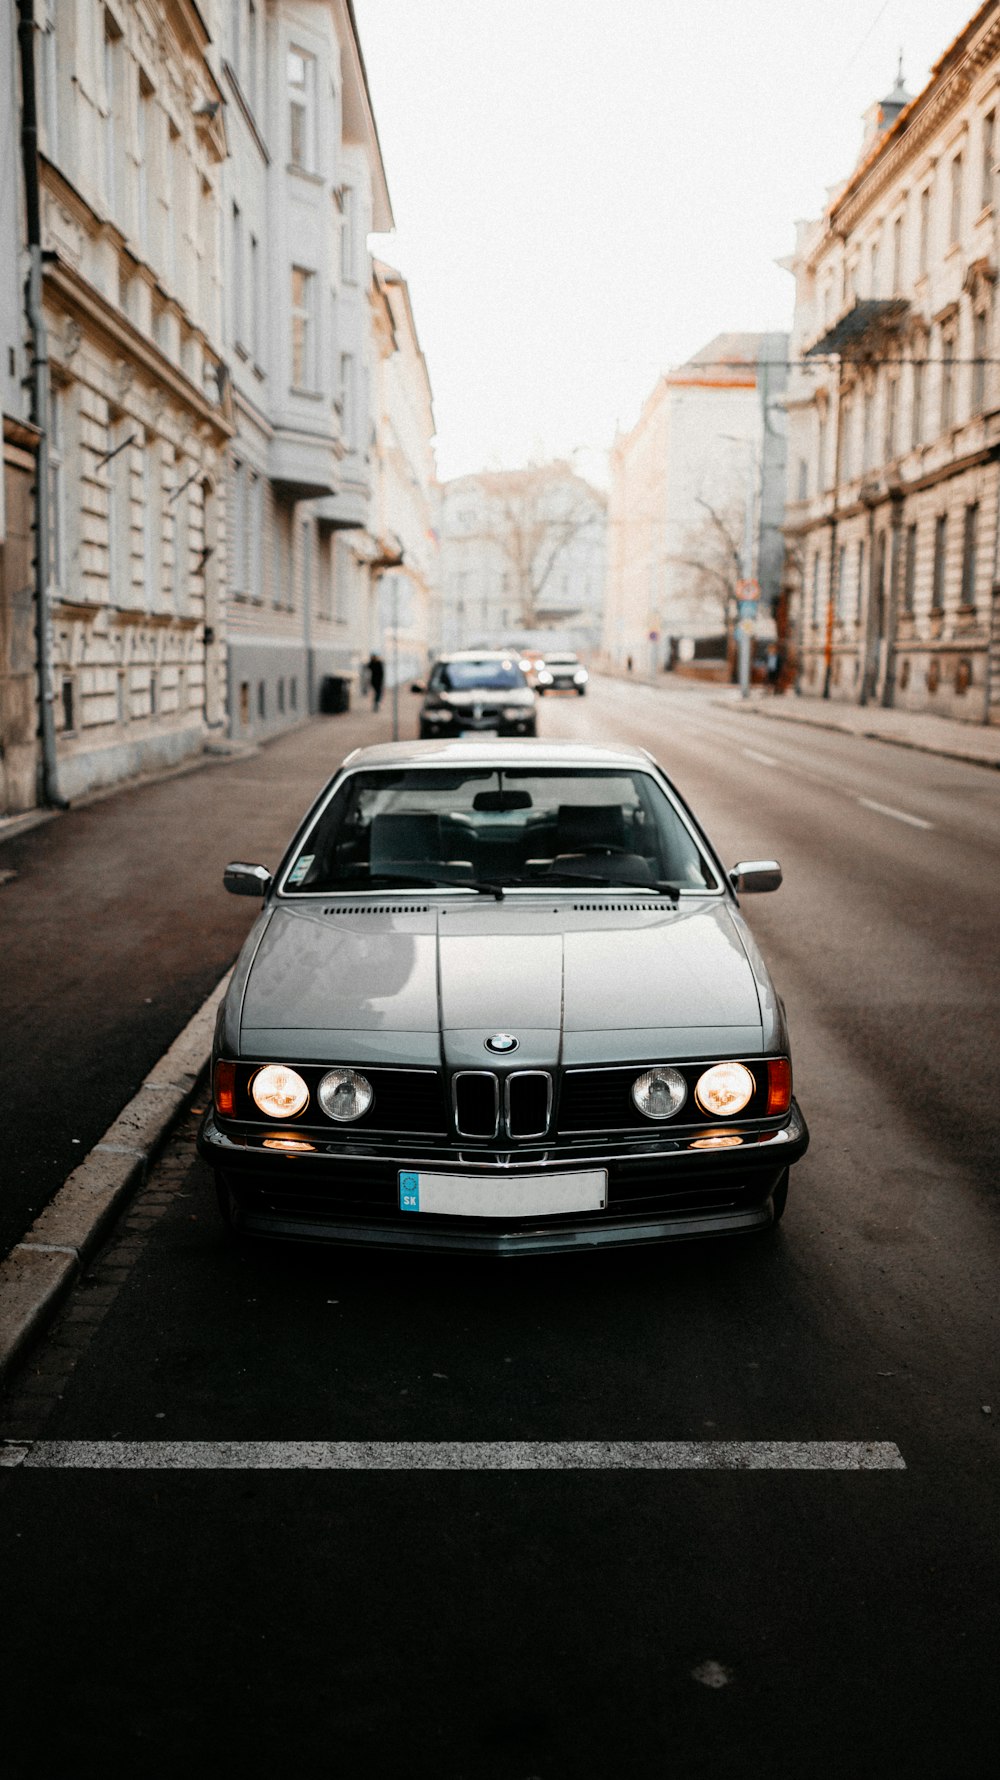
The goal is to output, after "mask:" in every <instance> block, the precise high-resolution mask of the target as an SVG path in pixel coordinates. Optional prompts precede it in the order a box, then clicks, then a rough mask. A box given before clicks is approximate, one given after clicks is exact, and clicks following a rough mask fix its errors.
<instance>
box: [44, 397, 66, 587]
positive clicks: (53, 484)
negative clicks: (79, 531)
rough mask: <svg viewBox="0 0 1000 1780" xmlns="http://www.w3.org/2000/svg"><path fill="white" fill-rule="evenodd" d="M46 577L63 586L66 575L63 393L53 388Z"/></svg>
mask: <svg viewBox="0 0 1000 1780" xmlns="http://www.w3.org/2000/svg"><path fill="white" fill-rule="evenodd" d="M48 442H49V580H50V582H52V584H53V585H54V586H56V587H59V588H62V587H64V586H65V576H66V392H65V390H61V389H54V390H53V391H52V395H51V398H50V401H49V441H48Z"/></svg>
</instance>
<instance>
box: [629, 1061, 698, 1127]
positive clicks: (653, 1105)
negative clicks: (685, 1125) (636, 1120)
mask: <svg viewBox="0 0 1000 1780" xmlns="http://www.w3.org/2000/svg"><path fill="white" fill-rule="evenodd" d="M632 1099H633V1100H634V1101H635V1104H636V1106H637V1107H638V1108H639V1111H640V1112H641V1113H643V1114H644V1116H645V1117H646V1118H647V1119H672V1118H673V1116H674V1113H675V1112H680V1109H681V1107H682V1106H683V1105H684V1102H685V1100H686V1099H687V1083H686V1082H685V1080H684V1077H683V1076H682V1075H681V1073H680V1071H679V1070H678V1069H647V1070H646V1071H645V1073H644V1074H643V1075H639V1076H636V1079H635V1081H634V1082H633V1083H632Z"/></svg>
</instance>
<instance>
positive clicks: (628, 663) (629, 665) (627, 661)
mask: <svg viewBox="0 0 1000 1780" xmlns="http://www.w3.org/2000/svg"><path fill="white" fill-rule="evenodd" d="M625 666H626V667H627V668H628V671H629V673H631V672H632V657H631V655H626V657H625Z"/></svg>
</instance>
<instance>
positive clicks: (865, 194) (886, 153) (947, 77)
mask: <svg viewBox="0 0 1000 1780" xmlns="http://www.w3.org/2000/svg"><path fill="white" fill-rule="evenodd" d="M950 53H951V52H949V54H950ZM998 57H1000V0H998V3H997V4H995V5H994V7H993V15H992V17H991V19H990V20H989V22H988V23H987V24H986V25H985V26H984V27H982V28H981V29H980V32H979V34H978V36H977V37H976V38H975V40H974V41H973V42H972V43H970V44H969V45H968V47H967V48H966V49H965V51H964V52H960V53H959V59H958V60H957V61H956V62H955V63H954V64H953V65H952V67H951V68H950V69H946V68H945V67H944V66H943V64H944V63H945V62H947V61H948V55H947V54H946V56H945V57H944V58H943V59H942V62H941V63H938V65H937V69H936V70H935V72H934V73H933V74H932V76H931V79H930V80H929V81H928V83H927V85H926V87H925V88H924V89H923V92H921V93H918V94H917V96H916V98H915V99H912V100H911V101H910V103H909V105H908V106H907V107H906V109H905V110H904V111H901V112H900V114H899V117H898V118H897V119H896V122H895V123H894V124H893V125H892V127H891V128H890V129H889V130H887V131H886V133H885V135H884V136H883V137H881V138H880V140H879V141H878V142H877V143H876V144H875V146H874V147H873V149H872V150H871V152H870V154H869V155H868V157H867V159H866V160H864V161H862V163H861V165H860V166H859V167H857V168H855V170H854V172H853V173H852V174H851V177H850V178H849V180H848V181H847V184H846V185H845V186H844V188H843V190H842V191H841V192H840V193H839V194H838V196H837V197H836V198H835V199H834V200H833V203H832V204H831V205H830V206H829V208H828V210H827V212H826V217H825V221H826V228H825V229H824V230H823V233H822V235H821V236H820V238H819V241H818V242H817V243H816V244H815V245H814V247H813V249H812V251H811V252H810V253H809V255H808V262H809V263H810V264H814V263H815V262H816V260H817V259H819V258H820V256H821V254H822V252H823V251H825V249H826V247H827V245H828V243H829V238H830V236H835V237H839V238H844V237H846V236H848V235H850V234H851V233H852V231H853V230H854V229H855V228H856V227H857V225H858V223H859V222H860V221H861V219H862V218H863V217H864V216H865V215H866V214H867V213H868V211H869V210H871V209H872V208H873V207H874V206H875V205H876V204H877V203H878V201H879V199H880V198H881V197H882V196H883V195H884V194H885V192H886V191H887V189H888V188H889V187H890V186H891V185H892V184H893V183H894V182H895V181H897V180H898V179H900V177H901V175H902V173H903V170H904V168H905V167H906V166H907V165H908V163H910V162H912V161H914V160H916V158H917V157H918V155H920V154H921V153H922V152H923V151H924V150H925V149H926V147H927V145H928V143H929V142H930V141H931V140H932V139H933V137H935V136H936V135H938V134H939V133H940V132H941V131H942V130H943V129H944V127H945V126H946V124H947V122H948V120H949V118H951V117H952V116H953V115H954V114H955V112H957V111H958V109H959V107H960V106H961V104H962V102H963V100H964V99H965V98H966V97H967V96H968V93H969V91H970V89H971V87H972V85H973V82H974V80H975V79H976V77H977V75H978V74H979V73H980V72H981V71H982V69H983V68H984V67H986V66H987V65H988V64H989V63H990V62H991V61H993V60H995V59H997V58H998ZM938 70H940V72H939V71H938Z"/></svg>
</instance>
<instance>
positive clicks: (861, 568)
mask: <svg viewBox="0 0 1000 1780" xmlns="http://www.w3.org/2000/svg"><path fill="white" fill-rule="evenodd" d="M864 597H865V541H864V538H862V539H861V540H860V542H859V544H858V595H857V601H856V604H855V608H854V610H855V614H857V613H858V612H860V610H861V602H862V600H863V599H864ZM855 665H856V664H855Z"/></svg>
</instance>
